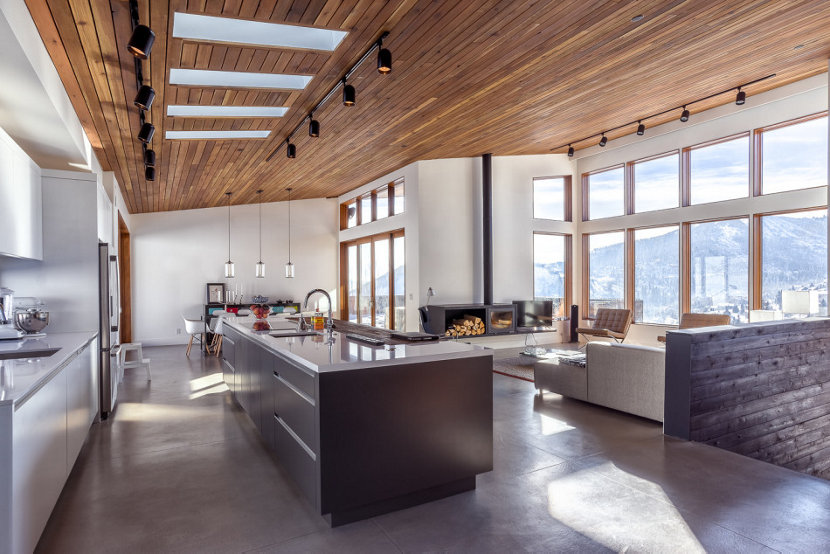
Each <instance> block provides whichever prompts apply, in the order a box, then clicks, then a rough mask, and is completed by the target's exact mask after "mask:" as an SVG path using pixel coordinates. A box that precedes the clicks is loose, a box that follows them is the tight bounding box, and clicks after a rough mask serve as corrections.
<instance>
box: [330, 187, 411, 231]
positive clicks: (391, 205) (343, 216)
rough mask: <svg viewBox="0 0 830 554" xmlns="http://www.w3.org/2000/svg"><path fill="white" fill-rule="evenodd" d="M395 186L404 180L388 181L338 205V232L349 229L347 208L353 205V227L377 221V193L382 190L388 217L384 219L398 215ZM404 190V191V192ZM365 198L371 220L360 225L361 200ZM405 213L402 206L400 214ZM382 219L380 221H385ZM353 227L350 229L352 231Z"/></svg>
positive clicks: (361, 214)
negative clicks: (384, 192)
mask: <svg viewBox="0 0 830 554" xmlns="http://www.w3.org/2000/svg"><path fill="white" fill-rule="evenodd" d="M396 185H402V186H405V185H404V179H403V178H399V179H395V180H394V181H390V182H389V183H386V184H385V185H381V186H379V187H377V188H376V189H373V190H371V191H369V192H365V193H363V194H359V195H357V196H355V197H353V198H350V199H348V200H346V201H345V202H343V203H341V204H340V230H341V231H345V230H346V229H349V228H350V227H349V226H348V225H349V206H350V205H351V204H355V206H356V207H355V219H356V221H357V223H356V224H355V226H354V227H360V226H361V225H367V224H369V223H372V222H375V221H378V192H380V191H382V190H383V189H384V188H385V189H386V194H387V196H386V201H387V203H388V212H387V213H388V215H387V216H386V217H391V216H393V215H398V212H396V211H395V186H396ZM405 190H406V189H404V191H405ZM366 198H371V202H370V205H371V219H370V220H369V221H367V222H366V223H361V221H362V218H363V200H365V199H366ZM405 211H406V206H405V205H404V209H403V211H402V212H400V213H404V212H405ZM386 217H383V218H381V219H386ZM354 227H351V228H352V229H354Z"/></svg>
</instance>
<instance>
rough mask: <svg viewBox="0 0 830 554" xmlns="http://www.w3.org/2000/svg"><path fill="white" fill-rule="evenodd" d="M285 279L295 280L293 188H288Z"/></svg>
mask: <svg viewBox="0 0 830 554" xmlns="http://www.w3.org/2000/svg"><path fill="white" fill-rule="evenodd" d="M285 278H286V279H293V278H294V264H292V263H291V187H289V188H288V263H287V264H285Z"/></svg>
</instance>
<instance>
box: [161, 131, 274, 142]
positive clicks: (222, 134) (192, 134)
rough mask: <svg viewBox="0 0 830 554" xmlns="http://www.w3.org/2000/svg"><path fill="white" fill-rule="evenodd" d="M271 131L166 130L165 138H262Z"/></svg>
mask: <svg viewBox="0 0 830 554" xmlns="http://www.w3.org/2000/svg"><path fill="white" fill-rule="evenodd" d="M270 134H271V131H267V130H266V131H165V132H164V138H166V139H178V140H200V139H208V140H210V139H213V140H218V139H262V138H267V137H268V135H270Z"/></svg>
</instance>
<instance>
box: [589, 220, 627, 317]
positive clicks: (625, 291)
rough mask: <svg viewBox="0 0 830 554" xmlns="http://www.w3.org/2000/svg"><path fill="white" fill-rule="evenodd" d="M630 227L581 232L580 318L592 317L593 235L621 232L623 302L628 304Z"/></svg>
mask: <svg viewBox="0 0 830 554" xmlns="http://www.w3.org/2000/svg"><path fill="white" fill-rule="evenodd" d="M629 231H631V229H625V228H623V229H615V230H611V231H600V232H597V233H582V306H583V310H582V316H581V317H580V319H584V320H586V321H591V320H593V319H594V318H593V317H590V316H589V314H590V311H591V310H590V306H591V237H592V236H594V235H607V234H610V233H623V264H625V266H624V267H623V304H624V305H625V306H626V307H628V306H629V304H630V301H629V297H630V296H629V294H628V282H629V279H628V272H629V269H628V268H629V267H631V264H630V263H629V256H630V254H629V246H628V243H629V235H628V232H629Z"/></svg>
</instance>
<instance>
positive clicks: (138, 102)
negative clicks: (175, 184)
mask: <svg viewBox="0 0 830 554" xmlns="http://www.w3.org/2000/svg"><path fill="white" fill-rule="evenodd" d="M130 22H131V23H132V36H130V41H129V42H128V43H127V50H128V51H129V52H130V54H132V55H133V57H134V60H133V62H134V64H135V88H136V90H137V91H138V93H137V94H136V96H135V100H133V104H135V106H136V108H138V121H139V123H140V124H141V128H140V130H139V132H138V140H139V141H140V142H141V150H142V159H143V161H144V178H145V179H146V180H147V181H155V180H156V153H155V151H154V150H152V149H150V148H148V147H147V145H148V144H149V143H150V142H151V141H152V140H153V135H155V132H156V128H155V126H154V125H153V124H152V123H148V122H147V118H146V116H145V115H144V114H145V112H146V111H149V109H150V108H151V107H152V105H153V101H154V100H155V99H156V91H155V90H153V87H151V86H149V85H145V84H144V71H143V67H142V63H141V60H146V59H147V58H148V57H149V56H150V52H151V51H152V49H153V43H154V42H155V40H156V34H155V33H154V32H153V31H152V30H151V29H150V28H149V27H147V26H146V25H141V23H140V22H139V19H138V0H130Z"/></svg>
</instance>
